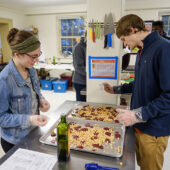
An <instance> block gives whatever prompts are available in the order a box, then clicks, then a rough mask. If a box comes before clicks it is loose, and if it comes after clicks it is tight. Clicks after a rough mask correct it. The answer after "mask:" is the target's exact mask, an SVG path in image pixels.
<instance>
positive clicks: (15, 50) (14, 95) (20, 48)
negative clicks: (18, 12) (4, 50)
mask: <svg viewBox="0 0 170 170" xmlns="http://www.w3.org/2000/svg"><path fill="white" fill-rule="evenodd" d="M7 41H8V44H9V46H10V48H11V50H12V59H11V60H10V61H9V64H8V65H7V66H6V67H5V68H4V69H3V71H2V72H1V73H0V94H1V95H0V103H1V104H0V127H1V145H2V148H3V150H4V151H5V152H7V151H8V150H10V149H11V148H12V147H13V146H14V145H15V144H17V143H19V142H20V141H21V139H23V138H24V137H25V136H26V135H27V134H28V133H29V132H30V130H31V129H32V127H33V126H44V125H46V123H47V117H46V116H43V115H39V109H40V110H41V111H43V112H45V111H48V109H49V108H50V105H49V103H48V102H47V101H46V100H45V99H44V98H43V96H42V94H41V92H40V87H39V82H38V77H37V73H36V70H35V69H34V68H33V66H34V64H35V62H38V57H39V56H40V55H41V51H40V42H39V40H38V39H37V37H36V36H34V35H33V34H32V33H31V32H28V31H25V30H18V29H16V28H12V29H11V30H10V31H9V34H8V36H7Z"/></svg>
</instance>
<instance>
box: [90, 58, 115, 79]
mask: <svg viewBox="0 0 170 170" xmlns="http://www.w3.org/2000/svg"><path fill="white" fill-rule="evenodd" d="M117 65H118V57H117V56H115V57H91V56H89V78H90V79H117Z"/></svg>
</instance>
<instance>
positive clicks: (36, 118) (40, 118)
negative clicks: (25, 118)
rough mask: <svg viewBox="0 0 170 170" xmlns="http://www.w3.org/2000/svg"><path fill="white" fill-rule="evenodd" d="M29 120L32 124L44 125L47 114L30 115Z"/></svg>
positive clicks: (46, 120)
mask: <svg viewBox="0 0 170 170" xmlns="http://www.w3.org/2000/svg"><path fill="white" fill-rule="evenodd" d="M29 120H30V123H31V125H34V126H45V125H46V124H47V122H48V118H47V116H44V115H31V116H30V117H29Z"/></svg>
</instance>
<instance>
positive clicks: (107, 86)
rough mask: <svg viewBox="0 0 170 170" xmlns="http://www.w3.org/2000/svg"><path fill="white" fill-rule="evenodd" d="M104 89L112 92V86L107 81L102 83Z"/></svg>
mask: <svg viewBox="0 0 170 170" xmlns="http://www.w3.org/2000/svg"><path fill="white" fill-rule="evenodd" d="M103 85H104V90H105V91H106V92H108V93H110V94H114V91H113V87H112V86H111V85H110V84H108V83H103Z"/></svg>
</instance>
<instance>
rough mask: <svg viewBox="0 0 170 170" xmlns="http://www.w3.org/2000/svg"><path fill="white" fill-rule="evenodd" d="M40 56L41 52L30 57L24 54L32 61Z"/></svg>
mask: <svg viewBox="0 0 170 170" xmlns="http://www.w3.org/2000/svg"><path fill="white" fill-rule="evenodd" d="M41 54H42V51H40V53H39V54H35V55H30V54H28V53H26V54H25V55H27V56H29V57H30V58H31V59H32V60H36V59H37V58H39V57H40V56H41Z"/></svg>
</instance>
